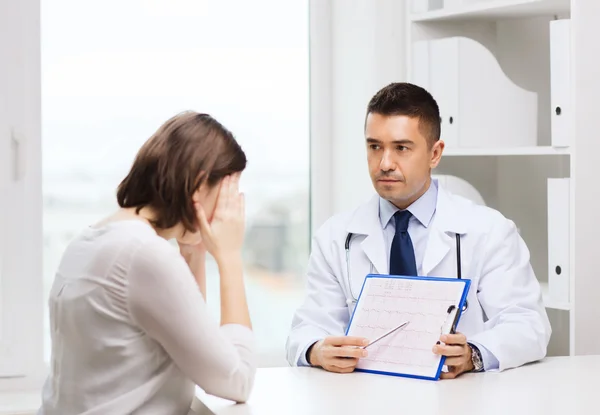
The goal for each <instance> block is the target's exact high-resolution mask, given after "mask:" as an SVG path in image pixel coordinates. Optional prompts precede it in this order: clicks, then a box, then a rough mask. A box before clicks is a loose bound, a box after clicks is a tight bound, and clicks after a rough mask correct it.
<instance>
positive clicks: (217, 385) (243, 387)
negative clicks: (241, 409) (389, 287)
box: [205, 367, 256, 403]
mask: <svg viewBox="0 0 600 415" xmlns="http://www.w3.org/2000/svg"><path fill="white" fill-rule="evenodd" d="M244 369H245V370H238V371H235V372H233V373H231V374H230V375H229V376H227V377H225V378H223V379H220V380H219V381H215V382H214V383H213V382H211V385H210V386H209V387H208V388H205V391H206V393H209V394H211V395H214V396H217V397H219V398H223V399H229V400H230V401H234V402H236V403H245V402H246V401H248V399H249V398H250V394H251V393H252V389H253V387H254V377H255V374H256V370H255V369H254V368H250V367H246V368H244Z"/></svg>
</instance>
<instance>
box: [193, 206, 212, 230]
mask: <svg viewBox="0 0 600 415" xmlns="http://www.w3.org/2000/svg"><path fill="white" fill-rule="evenodd" d="M194 207H195V208H196V215H197V216H198V222H199V223H200V233H201V234H202V237H203V238H204V236H205V235H206V236H208V235H210V224H209V223H208V219H207V217H206V212H204V209H203V208H202V205H201V204H200V203H194Z"/></svg>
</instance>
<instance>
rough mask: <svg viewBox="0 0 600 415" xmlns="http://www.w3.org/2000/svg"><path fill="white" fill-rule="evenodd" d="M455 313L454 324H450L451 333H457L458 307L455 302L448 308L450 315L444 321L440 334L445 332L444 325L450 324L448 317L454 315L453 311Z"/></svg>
mask: <svg viewBox="0 0 600 415" xmlns="http://www.w3.org/2000/svg"><path fill="white" fill-rule="evenodd" d="M455 310H456V312H455V313H454V319H453V320H452V325H451V326H450V334H455V333H456V324H457V323H458V314H459V313H458V308H457V307H456V306H455V305H454V304H453V305H451V306H450V307H448V310H447V311H446V312H447V313H448V316H446V320H445V321H444V323H443V324H442V327H440V336H441V335H442V334H444V327H446V325H447V324H448V318H449V317H450V316H452V312H453V311H455Z"/></svg>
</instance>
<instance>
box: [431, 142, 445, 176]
mask: <svg viewBox="0 0 600 415" xmlns="http://www.w3.org/2000/svg"><path fill="white" fill-rule="evenodd" d="M445 146H446V143H444V142H443V141H442V140H438V141H436V142H435V143H433V145H432V146H431V160H430V162H429V165H430V167H431V168H432V169H434V168H436V167H437V166H438V164H440V160H441V159H442V153H443V152H444V147H445Z"/></svg>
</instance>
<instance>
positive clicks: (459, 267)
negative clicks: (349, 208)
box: [344, 232, 469, 313]
mask: <svg viewBox="0 0 600 415" xmlns="http://www.w3.org/2000/svg"><path fill="white" fill-rule="evenodd" d="M352 236H354V234H353V233H352V232H349V233H348V236H346V243H345V244H344V248H345V249H346V271H347V274H348V275H347V277H348V288H350V295H351V296H352V298H353V299H354V302H356V301H358V298H357V297H356V296H355V295H354V292H353V290H352V277H351V275H350V242H351V240H352ZM371 273H373V263H371ZM456 277H457V278H458V279H459V280H460V279H462V265H461V260H460V234H459V233H457V234H456ZM468 308H469V301H468V300H465V305H464V306H463V309H462V311H463V313H464V312H465V311H467V309H468Z"/></svg>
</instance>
